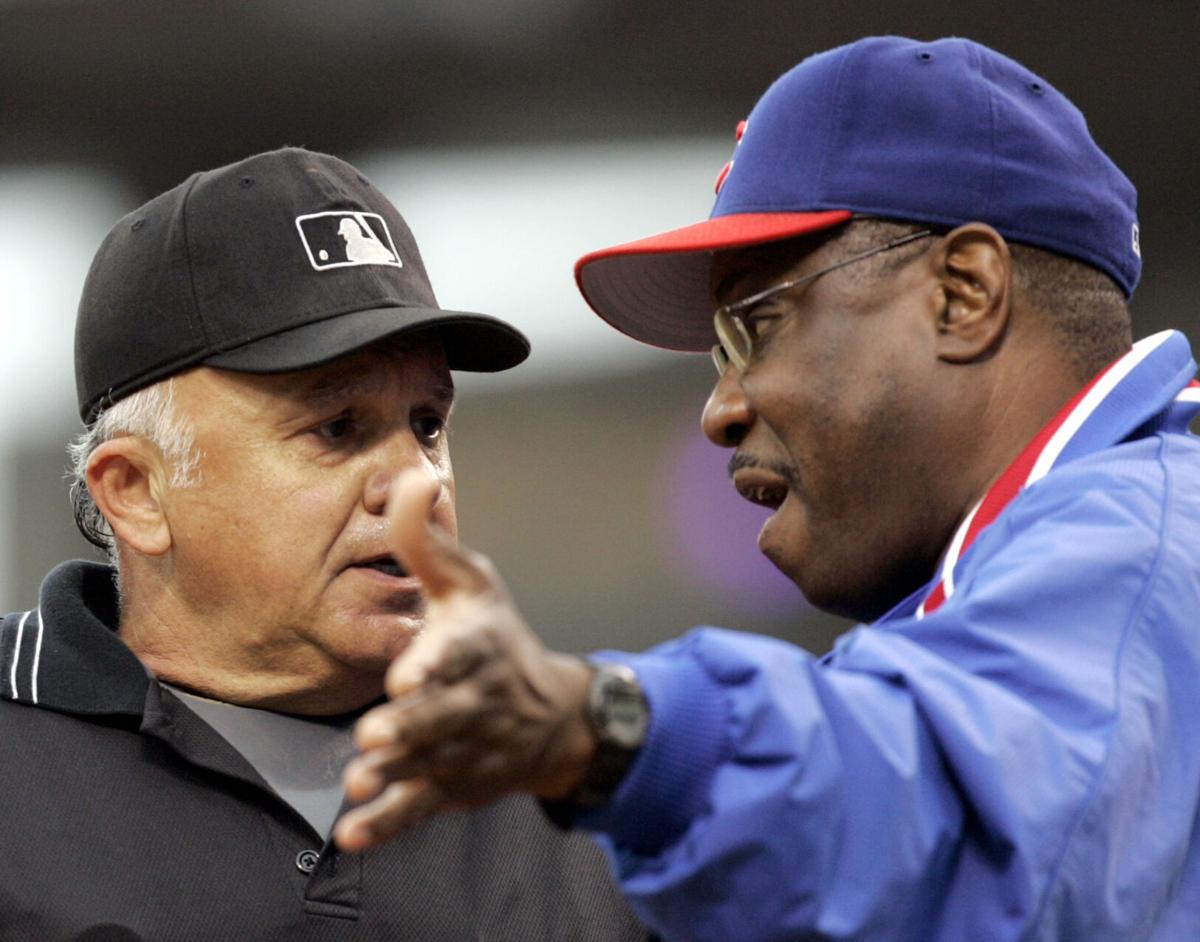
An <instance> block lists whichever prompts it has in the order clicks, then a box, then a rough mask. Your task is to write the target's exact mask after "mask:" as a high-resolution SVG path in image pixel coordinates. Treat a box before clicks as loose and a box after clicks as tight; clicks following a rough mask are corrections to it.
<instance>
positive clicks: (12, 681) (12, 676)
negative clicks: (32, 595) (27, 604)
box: [8, 609, 41, 700]
mask: <svg viewBox="0 0 1200 942" xmlns="http://www.w3.org/2000/svg"><path fill="white" fill-rule="evenodd" d="M32 614H33V609H30V610H29V611H27V612H26V613H25V614H24V615H22V616H21V622H20V624H18V625H17V643H16V645H15V646H14V647H13V662H12V670H11V671H10V672H9V675H8V679H9V686H10V687H11V688H12V698H13V699H14V700H15V699H17V665H18V664H20V663H21V639H22V638H23V637H25V622H27V621H29V616H30V615H32ZM38 620H39V621H41V619H40V618H39V619H38Z"/></svg>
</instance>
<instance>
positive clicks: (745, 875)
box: [576, 474, 1161, 942]
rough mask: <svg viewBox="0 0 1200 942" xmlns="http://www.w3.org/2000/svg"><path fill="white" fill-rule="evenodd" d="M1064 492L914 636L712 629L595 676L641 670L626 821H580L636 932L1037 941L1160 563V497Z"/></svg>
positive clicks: (976, 558)
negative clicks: (645, 716)
mask: <svg viewBox="0 0 1200 942" xmlns="http://www.w3.org/2000/svg"><path fill="white" fill-rule="evenodd" d="M1059 477H1060V478H1062V479H1063V480H1061V481H1060V482H1059V486H1057V487H1052V486H1050V479H1047V480H1046V481H1045V482H1043V483H1042V484H1041V485H1039V486H1038V487H1037V488H1033V489H1031V490H1030V491H1029V492H1027V493H1026V494H1024V495H1022V496H1021V497H1020V498H1018V500H1017V501H1015V502H1014V504H1013V505H1010V508H1009V511H1008V512H1006V514H1005V515H1004V516H1002V517H1001V518H1000V520H998V521H997V522H996V523H995V524H993V525H992V527H990V528H989V530H988V531H985V533H984V534H982V535H981V536H980V538H979V540H978V541H977V542H976V543H975V545H974V546H973V547H972V550H971V552H970V554H969V556H968V557H967V558H966V559H964V561H963V565H962V567H961V570H960V578H959V579H958V589H957V592H956V593H955V595H954V596H953V597H952V598H951V599H950V600H949V601H948V602H947V603H946V604H945V605H943V606H942V607H941V608H940V609H939V610H938V611H937V612H935V613H934V614H932V615H931V616H929V617H927V618H926V619H924V620H923V621H916V620H914V619H911V618H909V619H899V620H895V621H889V622H885V623H884V624H881V625H877V626H874V627H870V628H864V627H860V628H857V629H855V630H854V631H852V632H850V633H849V634H848V635H846V636H844V637H843V638H841V639H840V640H839V642H838V645H837V647H836V648H835V650H834V651H833V652H832V653H831V654H830V655H828V656H827V657H825V658H823V659H821V660H817V659H815V658H813V657H812V656H811V655H809V654H807V653H806V652H804V651H803V650H801V649H799V648H797V647H795V646H792V645H789V644H786V643H784V642H781V641H777V640H773V639H768V638H763V637H760V636H754V635H749V634H743V633H737V632H730V631H725V630H720V629H715V628H702V629H697V630H695V631H693V632H692V633H690V634H688V635H686V636H685V637H683V638H681V639H679V640H677V641H673V642H670V643H668V644H665V645H662V646H660V647H658V648H655V649H652V650H650V651H648V652H646V653H644V654H640V655H629V654H619V653H614V652H608V653H606V654H602V655H597V656H598V657H604V658H610V659H619V660H622V661H624V662H626V663H628V664H630V665H631V666H633V667H634V668H635V670H636V671H637V673H638V675H639V678H640V680H641V682H642V684H643V686H644V688H645V690H646V693H647V697H648V700H649V702H650V705H651V711H652V720H651V726H650V730H649V733H648V737H647V741H646V744H645V746H644V747H643V749H642V752H641V754H640V755H639V757H638V759H637V761H636V762H635V763H634V765H633V766H632V768H631V770H630V772H629V774H628V775H627V776H626V779H625V780H624V782H623V783H622V785H621V787H620V789H619V790H618V792H617V794H616V796H615V798H614V801H613V802H612V803H611V804H610V805H609V806H608V807H606V808H605V809H602V810H600V811H596V812H589V813H587V814H584V815H582V816H581V817H580V818H579V819H578V820H577V822H576V823H577V824H578V825H579V826H582V827H585V828H588V829H590V830H593V831H595V832H596V834H597V836H598V839H599V841H600V843H601V845H602V846H603V847H604V848H605V850H606V851H607V853H608V854H609V855H610V857H611V859H612V861H613V864H614V868H615V871H616V873H617V876H618V878H619V880H620V882H621V885H622V888H623V890H624V892H625V893H626V895H627V897H628V898H629V900H630V901H631V904H632V906H633V907H634V909H635V910H636V911H637V912H638V914H639V915H640V916H641V917H642V918H643V919H644V920H645V921H646V922H647V924H649V925H651V926H652V927H654V928H655V929H656V930H657V931H659V932H661V933H662V934H663V935H664V937H665V938H667V939H696V940H704V939H712V940H729V939H738V940H745V942H751V940H776V939H778V940H795V939H800V938H831V939H843V938H859V937H864V938H871V939H912V938H922V939H932V938H935V937H936V938H939V939H941V938H945V939H965V938H980V937H981V936H980V935H979V931H980V928H979V927H980V926H987V927H988V928H987V937H988V938H990V939H1010V938H1014V939H1015V938H1018V937H1021V936H1022V935H1023V934H1024V933H1025V932H1027V931H1028V929H1029V927H1030V926H1031V925H1033V924H1035V923H1036V920H1037V918H1038V913H1039V909H1040V908H1041V907H1042V906H1043V905H1044V901H1045V898H1046V895H1047V892H1048V888H1049V886H1050V884H1051V883H1052V881H1053V879H1054V876H1055V873H1056V868H1057V867H1058V865H1059V861H1060V858H1061V856H1062V854H1063V853H1064V848H1065V846H1066V843H1067V841H1068V840H1069V838H1070V835H1071V833H1072V830H1073V829H1074V828H1075V826H1076V825H1077V822H1078V820H1079V816H1080V814H1081V811H1082V809H1083V808H1084V806H1085V805H1086V803H1087V800H1088V797H1089V794H1090V792H1091V791H1092V789H1093V788H1094V787H1095V783H1096V779H1097V776H1098V774H1099V770H1100V769H1101V768H1102V766H1103V763H1104V761H1105V756H1106V750H1107V748H1108V744H1109V741H1110V737H1111V735H1112V728H1113V724H1114V722H1115V717H1116V715H1117V687H1118V680H1119V670H1120V663H1121V662H1120V652H1121V650H1122V646H1123V644H1124V642H1125V640H1126V637H1127V635H1129V633H1131V632H1133V631H1135V630H1136V627H1137V625H1138V623H1139V615H1140V611H1141V606H1142V603H1143V600H1144V598H1145V597H1146V595H1147V593H1148V591H1149V590H1148V586H1149V584H1150V582H1151V581H1152V575H1153V573H1154V570H1155V567H1156V557H1157V554H1158V552H1159V549H1158V548H1159V543H1160V540H1159V534H1158V522H1157V521H1158V518H1159V510H1158V505H1159V503H1160V501H1161V494H1159V495H1157V496H1156V494H1155V488H1154V487H1152V486H1149V485H1148V484H1146V482H1137V481H1134V482H1132V483H1130V484H1129V485H1128V486H1127V487H1126V488H1125V490H1126V491H1127V492H1128V493H1117V494H1113V493H1107V494H1105V493H1097V492H1096V491H1095V490H1093V489H1092V488H1091V487H1089V486H1088V484H1087V482H1086V481H1085V482H1084V483H1083V484H1080V483H1079V482H1078V481H1077V480H1074V479H1075V478H1078V477H1079V475H1067V474H1064V475H1060V476H1059ZM1084 477H1085V478H1086V475H1084ZM1107 484H1108V485H1109V489H1110V491H1111V485H1112V482H1111V481H1109V482H1107Z"/></svg>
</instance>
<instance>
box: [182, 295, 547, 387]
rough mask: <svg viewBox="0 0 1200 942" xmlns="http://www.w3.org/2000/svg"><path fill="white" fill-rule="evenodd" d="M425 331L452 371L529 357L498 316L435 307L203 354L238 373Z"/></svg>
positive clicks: (384, 312)
mask: <svg viewBox="0 0 1200 942" xmlns="http://www.w3.org/2000/svg"><path fill="white" fill-rule="evenodd" d="M418 330H429V331H431V332H433V333H436V334H437V336H438V337H439V338H440V339H441V341H442V344H443V346H444V348H445V351H446V360H447V363H448V365H449V367H450V369H452V370H467V371H469V372H474V373H497V372H500V371H501V370H507V369H510V368H512V367H514V366H516V365H517V364H518V363H521V362H522V361H523V360H524V359H525V358H526V357H528V356H529V341H528V340H527V339H526V338H525V335H524V334H522V333H521V332H520V331H519V330H517V329H516V328H515V327H512V326H511V325H509V324H506V323H505V322H504V321H502V320H500V319H499V318H495V317H489V316H488V315H486V314H472V313H468V312H466V311H443V310H440V309H438V308H419V307H385V308H371V309H368V310H365V311H354V312H351V313H348V314H340V315H338V316H336V317H330V318H328V319H326V320H321V321H316V322H314V323H311V324H303V325H301V326H300V327H293V328H292V329H291V330H285V331H283V332H281V333H277V334H272V335H271V336H270V337H263V338H261V339H259V340H255V341H252V342H250V343H247V344H244V345H242V346H240V347H235V348H233V349H232V350H226V351H221V352H220V353H215V354H213V355H211V356H209V357H206V358H205V359H204V363H205V364H206V365H208V366H216V367H220V368H222V369H227V370H235V371H237V372H242V373H285V372H288V371H291V370H303V369H307V368H309V367H313V366H320V365H322V364H323V363H328V362H330V361H331V360H336V359H337V358H338V357H341V356H345V355H346V354H349V353H354V352H355V351H357V350H361V349H363V348H364V347H368V346H370V345H371V344H373V343H376V342H378V341H380V340H385V339H387V338H388V337H393V336H395V335H397V334H403V333H408V332H410V331H418Z"/></svg>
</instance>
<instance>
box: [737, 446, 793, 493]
mask: <svg viewBox="0 0 1200 942" xmlns="http://www.w3.org/2000/svg"><path fill="white" fill-rule="evenodd" d="M741 468H765V469H766V470H767V471H772V472H774V473H775V474H778V475H779V476H780V477H781V478H783V479H784V480H785V481H787V483H788V487H791V488H793V489H794V490H799V488H800V472H799V471H798V470H797V469H796V467H795V466H794V465H790V464H784V463H783V462H782V461H762V460H760V459H758V458H755V457H754V456H752V455H747V454H743V453H742V452H740V451H735V452H734V453H733V456H732V457H731V458H730V459H729V467H728V473H729V476H730V477H733V475H734V473H735V472H736V471H738V470H740V469H741Z"/></svg>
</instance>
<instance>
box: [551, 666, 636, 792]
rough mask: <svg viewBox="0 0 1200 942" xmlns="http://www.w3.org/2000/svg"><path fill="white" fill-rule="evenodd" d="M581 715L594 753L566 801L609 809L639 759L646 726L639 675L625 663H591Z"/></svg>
mask: <svg viewBox="0 0 1200 942" xmlns="http://www.w3.org/2000/svg"><path fill="white" fill-rule="evenodd" d="M592 667H593V669H594V670H593V673H592V679H591V681H590V682H589V684H588V692H587V702H586V705H585V712H586V715H587V721H588V725H589V726H590V727H591V730H592V732H593V734H594V735H595V737H596V751H595V753H594V754H593V756H592V761H591V764H590V765H589V766H588V769H587V771H586V772H585V773H584V776H583V779H582V780H581V781H580V783H579V785H578V786H576V788H575V791H574V792H573V793H572V794H571V795H570V797H569V798H568V801H570V802H571V803H572V804H574V805H575V806H576V807H582V808H598V807H602V806H603V805H606V804H608V802H609V801H610V800H611V799H612V796H613V795H614V794H615V793H616V791H617V788H618V787H619V786H620V784H621V781H622V779H624V777H625V773H626V772H628V771H629V767H630V766H631V765H632V764H633V761H634V759H636V758H637V755H638V751H639V750H640V749H641V747H642V744H643V743H644V742H645V739H646V732H647V730H648V729H649V727H650V706H649V704H648V703H647V701H646V695H645V693H644V692H643V691H642V687H641V684H639V683H638V679H637V674H636V673H634V671H633V668H631V667H629V666H628V665H626V664H617V663H612V662H607V661H593V662H592Z"/></svg>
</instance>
